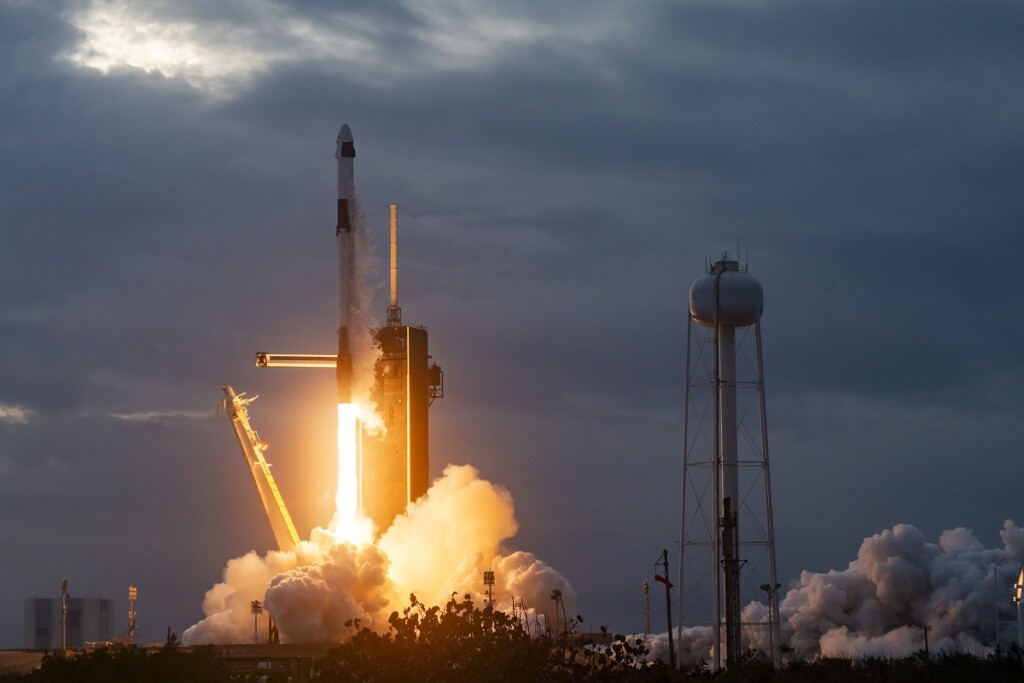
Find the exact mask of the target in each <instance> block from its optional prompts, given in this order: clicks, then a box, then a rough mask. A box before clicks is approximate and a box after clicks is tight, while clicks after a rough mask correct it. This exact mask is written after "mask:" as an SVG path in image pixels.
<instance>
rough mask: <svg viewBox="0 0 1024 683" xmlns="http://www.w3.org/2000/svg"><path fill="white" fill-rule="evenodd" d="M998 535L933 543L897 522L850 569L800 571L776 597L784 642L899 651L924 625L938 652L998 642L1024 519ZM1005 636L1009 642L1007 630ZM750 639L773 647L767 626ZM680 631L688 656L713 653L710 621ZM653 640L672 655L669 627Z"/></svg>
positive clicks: (804, 653)
mask: <svg viewBox="0 0 1024 683" xmlns="http://www.w3.org/2000/svg"><path fill="white" fill-rule="evenodd" d="M1000 536H1001V538H1002V542H1003V547H1002V548H985V547H983V546H982V544H981V543H980V542H979V541H978V539H977V538H975V536H974V534H973V532H971V531H970V530H968V529H964V528H957V529H952V530H949V531H945V532H943V533H942V534H941V536H940V537H939V542H938V543H937V544H936V543H929V542H928V541H927V540H926V539H925V537H924V535H923V534H922V533H921V532H920V531H918V529H916V528H915V527H913V526H911V525H909V524H897V525H896V526H894V527H893V528H892V529H886V530H885V531H882V532H881V533H878V534H875V535H874V536H871V537H870V538H866V539H864V542H863V543H862V544H861V546H860V551H859V552H858V553H857V559H856V560H854V561H853V562H851V563H850V564H849V566H848V567H847V568H846V569H844V570H842V571H835V570H832V571H829V572H825V573H817V572H809V571H805V572H802V573H801V574H800V578H799V580H798V581H796V582H795V585H794V586H792V587H791V588H790V590H789V591H788V592H787V593H786V595H785V597H784V598H783V599H782V600H781V601H780V604H779V613H780V616H781V630H782V642H783V643H784V644H785V645H787V646H788V647H789V648H791V651H792V655H793V656H794V657H797V658H800V659H811V658H814V657H816V656H819V655H828V656H839V657H856V656H885V657H902V656H906V655H910V654H912V653H914V652H916V651H919V650H923V649H924V647H925V627H926V626H927V628H928V644H929V648H930V650H931V651H932V652H936V651H941V650H950V649H956V650H961V651H967V652H982V651H986V650H989V649H991V648H993V647H994V646H995V644H996V624H995V621H996V604H997V602H998V604H999V605H1000V606H1001V607H1000V615H1001V619H1005V620H1010V621H1012V620H1013V619H1014V618H1015V614H1014V612H1013V608H1012V605H1011V602H1010V598H1011V595H1012V593H1011V591H1012V586H1013V584H1014V582H1015V581H1016V579H1017V574H1018V571H1019V569H1020V566H1021V560H1022V559H1024V529H1022V528H1020V527H1018V526H1017V525H1016V524H1014V523H1013V522H1012V521H1011V520H1006V522H1005V523H1004V524H1003V529H1002V531H1001V532H1000ZM766 612H767V607H766V606H765V605H762V604H760V603H757V602H752V603H750V604H749V605H747V607H746V608H745V609H744V613H743V620H744V621H750V622H762V621H764V615H765V614H766ZM1009 630H1012V627H1011V628H1010V629H1009ZM1001 636H1002V644H1003V645H1004V646H1005V645H1006V644H1007V642H1008V641H1009V640H1010V634H1009V633H1003V632H1001ZM1014 638H1015V632H1014ZM744 639H745V640H744V644H745V646H749V647H753V648H755V649H758V650H760V651H761V652H763V653H765V654H766V655H767V652H768V634H767V632H765V631H764V629H757V630H756V631H755V630H754V629H747V632H746V633H744ZM748 639H749V640H748ZM679 640H680V641H681V642H679V653H680V660H681V661H682V662H683V663H684V664H685V665H687V666H692V665H693V664H695V663H697V661H698V660H701V659H703V660H704V661H705V662H708V661H711V656H710V653H711V630H710V628H707V627H694V628H687V629H684V630H683V632H682V634H681V638H680V639H679ZM650 646H651V649H652V652H653V654H655V655H656V656H659V657H661V658H663V659H666V660H667V659H668V657H667V652H668V638H667V634H660V635H656V636H652V637H651V638H650Z"/></svg>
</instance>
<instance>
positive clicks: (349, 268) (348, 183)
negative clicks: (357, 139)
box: [334, 124, 356, 403]
mask: <svg viewBox="0 0 1024 683" xmlns="http://www.w3.org/2000/svg"><path fill="white" fill-rule="evenodd" d="M334 156H335V158H337V160H338V227H337V237H338V364H337V369H338V370H337V381H338V403H351V402H352V352H351V350H350V348H349V339H348V336H349V321H350V319H351V317H352V291H353V285H354V284H355V239H354V231H353V228H354V223H355V221H354V218H355V216H354V211H355V171H354V168H353V167H354V162H355V158H356V147H355V143H354V141H353V139H352V130H351V129H350V128H349V127H348V124H345V125H343V126H342V127H341V131H339V133H338V140H337V148H336V149H335V152H334Z"/></svg>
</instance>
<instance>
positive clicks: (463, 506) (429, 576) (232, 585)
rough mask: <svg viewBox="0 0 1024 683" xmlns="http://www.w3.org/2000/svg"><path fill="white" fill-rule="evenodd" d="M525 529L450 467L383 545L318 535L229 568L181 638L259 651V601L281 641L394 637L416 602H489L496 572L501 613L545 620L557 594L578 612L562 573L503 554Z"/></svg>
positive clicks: (470, 473)
mask: <svg viewBox="0 0 1024 683" xmlns="http://www.w3.org/2000/svg"><path fill="white" fill-rule="evenodd" d="M517 530H518V523H517V522H516V519H515V509H514V505H513V502H512V497H511V495H510V494H509V493H508V491H506V490H505V489H503V488H501V487H499V486H496V485H494V484H492V483H490V482H488V481H486V480H484V479H481V478H480V476H479V473H478V472H477V470H476V469H475V468H473V467H471V466H468V465H461V466H456V465H449V466H448V467H447V468H446V469H445V471H444V474H443V475H442V476H441V478H440V479H437V480H436V481H435V482H434V483H433V485H432V486H431V488H430V490H429V491H428V492H427V494H426V495H425V496H424V497H423V498H421V499H420V500H418V501H416V502H415V503H413V504H412V505H410V506H409V510H408V511H407V513H406V514H405V515H402V516H399V517H398V518H397V519H396V520H395V522H394V524H393V525H392V526H391V527H390V528H389V529H388V530H387V532H385V533H384V535H383V536H381V538H380V539H378V540H377V542H376V543H373V544H367V545H363V546H358V547H357V546H355V545H353V544H350V543H339V542H337V541H336V539H335V537H334V536H333V534H332V533H331V532H330V531H328V530H325V529H315V530H314V531H313V533H312V534H311V536H312V537H311V539H310V540H308V541H303V542H302V543H301V544H300V546H299V548H298V549H297V550H296V551H295V552H278V551H271V552H269V553H267V554H266V555H265V556H262V557H261V556H259V555H257V554H256V553H255V552H250V553H248V554H246V555H245V556H243V557H240V558H236V559H233V560H230V561H229V562H228V564H227V567H226V568H225V570H224V578H223V581H222V582H220V583H218V584H217V585H215V586H214V587H213V588H211V589H210V590H209V591H208V592H207V594H206V599H205V600H204V601H203V613H204V614H205V615H206V618H205V619H203V620H202V621H200V622H199V623H197V624H195V625H194V626H192V627H190V628H189V629H188V630H186V631H185V633H184V634H183V638H182V639H183V642H185V643H186V644H191V643H204V642H215V643H231V642H250V641H251V640H252V636H253V633H252V628H253V622H252V613H251V611H250V604H251V602H252V601H253V600H260V601H263V602H264V604H265V606H266V609H267V611H268V612H269V613H270V615H271V616H272V617H273V618H274V621H275V622H276V623H277V626H278V630H279V633H280V637H281V641H282V642H338V641H340V640H343V639H344V638H345V637H346V636H348V635H350V634H351V633H353V627H352V626H346V622H349V621H350V620H355V619H358V620H359V623H360V626H366V627H369V628H371V629H373V630H375V631H378V632H386V631H387V629H388V622H387V618H388V616H389V615H390V614H391V612H392V611H395V610H401V609H402V608H404V607H405V606H407V605H408V602H409V595H410V594H415V595H416V597H417V598H418V599H419V600H420V601H421V602H423V603H426V604H443V603H444V602H446V601H447V600H448V598H449V597H450V596H451V595H452V593H453V592H455V593H458V594H459V595H460V596H461V595H462V594H464V593H471V594H473V595H476V596H478V598H479V599H478V603H482V597H480V596H481V590H480V589H481V584H482V576H483V572H484V570H486V569H493V570H494V572H495V579H496V585H495V587H494V594H495V595H494V597H495V606H496V607H497V608H499V609H505V610H511V609H512V601H513V600H515V601H516V604H520V601H521V603H522V604H524V605H525V607H526V609H527V611H528V612H531V611H532V612H533V613H534V614H539V613H543V611H544V609H545V608H546V607H549V606H550V605H551V604H552V603H551V598H550V596H551V591H552V590H554V589H556V588H557V589H559V590H560V591H561V592H562V597H563V601H564V603H565V609H566V610H567V611H570V612H571V611H573V610H574V604H575V601H576V594H575V592H574V591H573V589H572V586H570V585H569V582H568V581H567V580H566V579H565V578H564V577H563V576H562V575H561V574H559V573H558V572H557V571H555V570H554V569H553V568H552V567H550V566H548V565H547V564H545V563H544V562H543V561H541V560H539V559H537V558H536V557H535V556H534V555H533V554H532V553H527V552H508V553H507V554H506V553H505V552H504V551H503V549H502V543H503V542H504V541H507V540H508V539H510V538H512V537H513V536H514V535H515V533H516V531H517Z"/></svg>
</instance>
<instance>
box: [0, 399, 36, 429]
mask: <svg viewBox="0 0 1024 683" xmlns="http://www.w3.org/2000/svg"><path fill="white" fill-rule="evenodd" d="M31 418H32V411H31V410H29V409H28V408H25V407H24V406H19V405H14V404H11V403H0V422H13V423H14V424H20V425H23V424H28V421H29V420H30V419H31Z"/></svg>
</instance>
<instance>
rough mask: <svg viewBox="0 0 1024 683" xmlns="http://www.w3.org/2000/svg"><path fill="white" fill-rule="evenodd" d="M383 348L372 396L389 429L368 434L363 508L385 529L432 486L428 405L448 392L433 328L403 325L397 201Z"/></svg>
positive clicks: (379, 338)
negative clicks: (432, 343) (434, 358)
mask: <svg viewBox="0 0 1024 683" xmlns="http://www.w3.org/2000/svg"><path fill="white" fill-rule="evenodd" d="M373 339H374V344H375V345H376V346H377V348H378V349H379V351H380V355H379V357H378V359H377V363H376V365H375V367H374V375H375V377H374V385H373V389H372V391H371V399H372V400H373V401H374V402H375V403H376V404H377V411H378V413H380V415H381V418H382V419H383V422H384V429H385V431H384V433H382V434H379V435H372V434H367V435H366V436H365V437H364V438H363V455H362V467H361V468H360V470H361V472H362V481H361V482H360V497H361V500H362V507H363V512H364V513H365V514H366V516H367V517H369V518H370V519H372V520H373V522H374V524H375V525H376V527H377V530H378V531H384V530H385V529H387V528H388V527H389V526H391V522H392V521H394V518H395V517H396V516H397V515H399V514H402V513H403V512H405V509H406V506H407V505H408V504H409V503H411V502H412V501H414V500H416V499H417V498H419V497H420V496H422V495H423V494H424V493H426V491H427V487H428V486H429V483H430V481H429V452H430V443H429V442H430V438H429V437H430V421H429V417H428V407H429V406H430V404H431V403H432V402H433V401H434V399H435V398H440V397H442V396H443V395H444V385H443V374H442V372H441V368H440V367H438V365H437V364H436V363H431V362H430V355H429V353H428V351H427V330H426V328H423V327H414V326H411V325H404V324H402V309H401V308H400V307H399V305H398V206H397V205H396V204H392V205H391V298H390V303H389V305H388V310H387V323H386V324H385V325H384V326H383V327H381V328H380V329H378V330H375V331H374V334H373Z"/></svg>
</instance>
